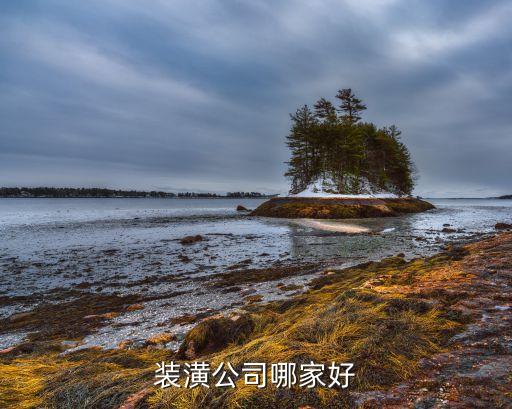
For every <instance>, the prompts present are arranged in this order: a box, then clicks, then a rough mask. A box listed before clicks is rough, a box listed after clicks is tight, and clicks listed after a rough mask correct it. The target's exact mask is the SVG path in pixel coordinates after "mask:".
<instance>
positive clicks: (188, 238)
mask: <svg viewBox="0 0 512 409" xmlns="http://www.w3.org/2000/svg"><path fill="white" fill-rule="evenodd" d="M203 240H204V239H203V236H201V235H200V234H196V235H195V236H186V237H183V238H182V239H181V240H180V243H181V244H184V245H186V244H194V243H197V242H199V241H203Z"/></svg>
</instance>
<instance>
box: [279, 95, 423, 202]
mask: <svg viewBox="0 0 512 409" xmlns="http://www.w3.org/2000/svg"><path fill="white" fill-rule="evenodd" d="M336 98H337V99H338V100H339V101H340V103H339V106H338V107H336V106H335V105H334V104H333V103H332V102H330V101H328V100H326V99H325V98H320V99H319V100H318V101H317V102H316V103H315V104H314V106H313V107H314V110H311V109H310V108H309V107H308V106H307V105H304V106H302V107H300V108H299V109H297V111H296V112H295V113H294V114H291V115H290V116H291V120H292V126H291V130H290V134H289V135H288V136H287V145H288V147H289V148H290V150H291V158H290V160H289V161H288V162H287V164H288V170H287V172H286V174H285V175H286V176H287V177H288V178H290V179H291V189H290V193H299V192H301V191H303V190H305V189H307V188H308V187H310V186H311V185H315V187H316V188H317V189H321V190H322V191H325V192H329V193H340V194H359V193H380V192H391V193H395V194H398V195H401V196H402V195H408V194H410V193H411V192H412V189H413V187H414V178H413V173H414V165H413V162H412V160H411V155H410V153H409V151H408V149H407V147H406V146H405V144H404V143H403V142H402V141H401V139H400V135H401V132H400V130H399V129H398V128H397V127H396V126H395V125H391V126H389V127H383V128H378V127H377V126H376V125H374V124H373V123H370V122H361V114H362V112H363V111H364V110H366V105H365V104H363V102H362V101H361V100H360V99H359V98H357V97H356V96H355V95H354V93H353V92H352V90H351V89H350V88H346V89H341V90H339V91H338V93H337V95H336Z"/></svg>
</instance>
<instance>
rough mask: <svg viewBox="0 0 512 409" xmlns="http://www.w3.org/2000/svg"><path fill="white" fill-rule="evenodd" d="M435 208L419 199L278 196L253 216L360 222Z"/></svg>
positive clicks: (253, 213) (254, 212)
mask: <svg viewBox="0 0 512 409" xmlns="http://www.w3.org/2000/svg"><path fill="white" fill-rule="evenodd" d="M434 208H435V206H434V205H433V204H431V203H429V202H426V201H424V200H420V199H416V198H399V199H378V198H371V199H360V198H308V197H276V198H272V199H270V200H268V201H266V202H264V203H263V204H261V205H260V206H259V207H258V208H257V209H256V210H254V211H253V212H252V213H251V215H252V216H264V217H280V218H293V219H295V218H312V219H356V218H369V217H392V216H400V215H403V214H409V213H421V212H425V211H427V210H431V209H434Z"/></svg>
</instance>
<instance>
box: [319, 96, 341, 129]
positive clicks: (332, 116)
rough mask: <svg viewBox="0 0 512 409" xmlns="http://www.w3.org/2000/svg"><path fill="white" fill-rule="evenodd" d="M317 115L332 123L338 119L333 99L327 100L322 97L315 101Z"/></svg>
mask: <svg viewBox="0 0 512 409" xmlns="http://www.w3.org/2000/svg"><path fill="white" fill-rule="evenodd" d="M315 117H316V118H317V119H319V120H321V121H324V122H326V123H328V124H331V125H332V124H335V123H336V122H337V121H338V116H337V115H336V108H335V107H334V105H333V104H332V102H331V101H327V100H326V99H325V98H320V99H319V100H318V101H317V102H316V103H315Z"/></svg>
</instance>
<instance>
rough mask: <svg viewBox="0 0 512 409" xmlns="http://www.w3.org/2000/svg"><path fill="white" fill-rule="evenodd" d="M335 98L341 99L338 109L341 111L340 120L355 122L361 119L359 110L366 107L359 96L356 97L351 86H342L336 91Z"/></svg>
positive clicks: (349, 122)
mask: <svg viewBox="0 0 512 409" xmlns="http://www.w3.org/2000/svg"><path fill="white" fill-rule="evenodd" d="M336 98H338V99H339V100H340V101H341V105H340V109H339V111H340V112H341V113H343V115H342V116H341V120H342V121H344V122H346V123H348V124H355V123H357V122H359V120H360V119H361V115H360V114H361V112H363V111H364V110H365V109H366V105H365V104H363V101H361V100H360V99H359V98H356V96H355V95H354V93H353V92H352V89H351V88H343V89H340V90H339V91H338V93H337V94H336Z"/></svg>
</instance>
